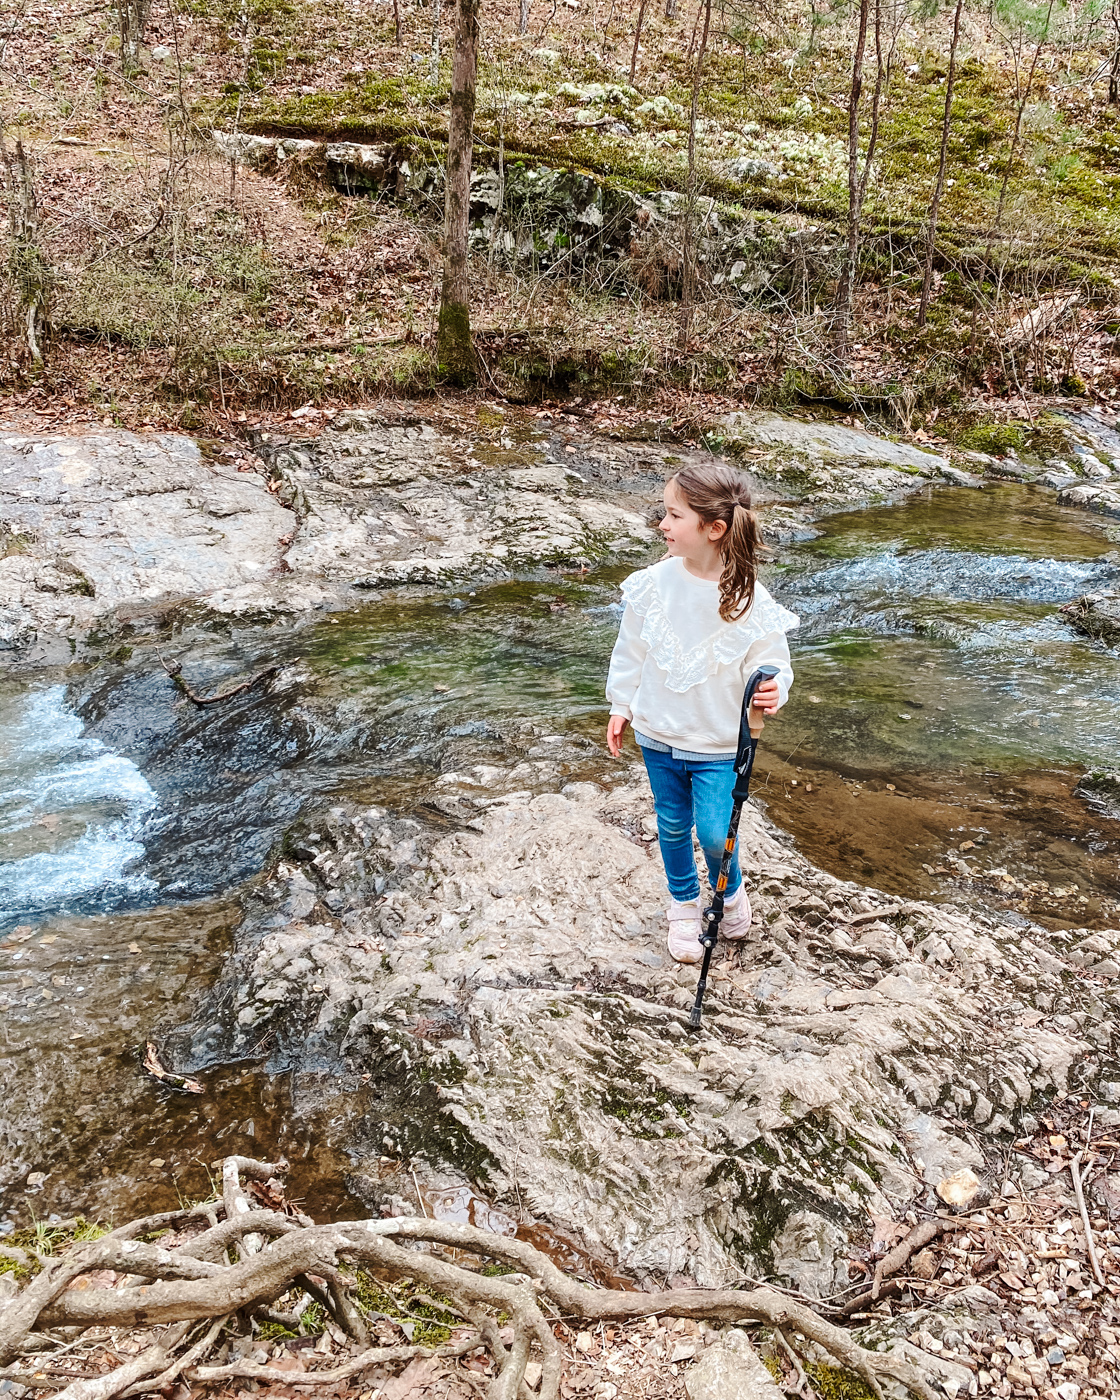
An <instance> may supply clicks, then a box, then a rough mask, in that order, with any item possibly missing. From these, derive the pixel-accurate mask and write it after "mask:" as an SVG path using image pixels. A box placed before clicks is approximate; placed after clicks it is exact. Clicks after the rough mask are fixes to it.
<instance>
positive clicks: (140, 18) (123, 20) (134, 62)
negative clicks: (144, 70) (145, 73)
mask: <svg viewBox="0 0 1120 1400" xmlns="http://www.w3.org/2000/svg"><path fill="white" fill-rule="evenodd" d="M148 8H149V0H118V4H117V33H118V34H119V36H120V41H121V69H122V71H123V72H124V74H125V76H126V77H131V76H132V75H133V74H134V73H138V72H139V71H140V45H141V44H142V43H143V42H144V30H145V28H146V27H147V24H148Z"/></svg>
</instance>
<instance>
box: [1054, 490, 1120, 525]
mask: <svg viewBox="0 0 1120 1400" xmlns="http://www.w3.org/2000/svg"><path fill="white" fill-rule="evenodd" d="M1058 504H1059V505H1063V506H1078V507H1080V509H1082V510H1091V511H1093V512H1095V513H1096V514H1097V515H1110V516H1114V517H1116V518H1117V519H1120V491H1116V490H1114V489H1111V488H1109V487H1105V486H1094V485H1089V484H1087V483H1084V484H1081V485H1077V486H1067V487H1065V488H1064V489H1063V490H1061V491H1059V492H1058Z"/></svg>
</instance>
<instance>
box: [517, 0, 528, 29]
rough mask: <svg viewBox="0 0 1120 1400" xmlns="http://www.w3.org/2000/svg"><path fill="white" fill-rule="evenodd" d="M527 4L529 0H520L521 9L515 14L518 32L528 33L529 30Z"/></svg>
mask: <svg viewBox="0 0 1120 1400" xmlns="http://www.w3.org/2000/svg"><path fill="white" fill-rule="evenodd" d="M529 5H530V0H521V9H520V11H519V12H518V16H517V32H518V34H528V32H529Z"/></svg>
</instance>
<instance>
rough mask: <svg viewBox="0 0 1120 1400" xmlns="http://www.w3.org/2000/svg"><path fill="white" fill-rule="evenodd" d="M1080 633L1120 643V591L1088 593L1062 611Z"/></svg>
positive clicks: (1111, 642)
mask: <svg viewBox="0 0 1120 1400" xmlns="http://www.w3.org/2000/svg"><path fill="white" fill-rule="evenodd" d="M1061 612H1062V614H1063V615H1064V616H1065V617H1067V618H1068V619H1069V621H1070V622H1071V623H1072V624H1073V626H1074V627H1076V628H1077V630H1078V631H1079V632H1084V633H1085V634H1086V635H1087V636H1089V637H1099V638H1100V639H1101V641H1104V642H1108V643H1109V645H1114V644H1115V643H1117V642H1120V590H1112V591H1109V592H1104V593H1086V594H1084V595H1083V596H1082V597H1080V598H1077V599H1075V600H1074V601H1073V602H1072V603H1067V604H1066V605H1065V607H1064V608H1062V609H1061Z"/></svg>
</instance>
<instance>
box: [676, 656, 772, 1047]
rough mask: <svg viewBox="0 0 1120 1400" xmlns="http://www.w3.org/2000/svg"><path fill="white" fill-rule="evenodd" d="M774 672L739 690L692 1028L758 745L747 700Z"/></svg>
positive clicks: (757, 723)
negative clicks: (730, 782) (727, 798)
mask: <svg viewBox="0 0 1120 1400" xmlns="http://www.w3.org/2000/svg"><path fill="white" fill-rule="evenodd" d="M777 674H778V668H777V666H760V667H759V668H758V670H757V671H754V672H752V674H751V678H750V680H749V681H748V682H747V688H746V690H745V691H744V692H743V713H742V715H741V716H740V718H739V743H738V747H737V748H736V750H735V786H734V787H733V788H732V789H731V820H730V821H729V822H728V823H727V839H726V841H724V843H723V858H722V860H721V861H720V863H719V879H718V880H717V881H716V892H715V896H714V897H713V899H712V903H711V906H710V907H709V908H707V909H705V910H704V931H703V933H701V935H700V943H701V945H702V946H703V949H704V961H703V962H702V963H701V965H700V981H699V982H698V983H697V984H696V1000H695V1001H694V1002H693V1003H692V1013H691V1015H690V1016H689V1018H688V1024H689V1025H690V1026H691V1027H692V1029H693V1030H696V1029H697V1028H698V1027H699V1025H700V1017H701V1015H702V1014H703V1011H704V993H705V991H707V988H708V964H709V963H710V962H711V961H712V949H713V948H714V947H715V946H716V944H717V943H718V942H719V926H720V924H721V923H722V922H723V894H724V891H725V890H726V889H727V876H728V873H729V871H730V870H731V857H732V856H733V855H734V854H735V841H736V838H737V837H738V835H739V818H740V816H741V815H742V812H743V803H744V802H745V801H746V800H747V795H748V793H749V792H750V786H751V769H752V768H753V767H754V751H755V749H756V748H757V747H758V736H759V735H760V734H761V733H762V726H763V723H764V721H763V719H762V716H761V715H759V716H757V717H755V716H754V715H752V714H751V701H752V700H753V699H754V693H755V691H756V690H757V689H758V687H759V686H760V685H761V684H762V682H763V681H768V680H770V679H771V678H772V677H774V676H776V675H777Z"/></svg>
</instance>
